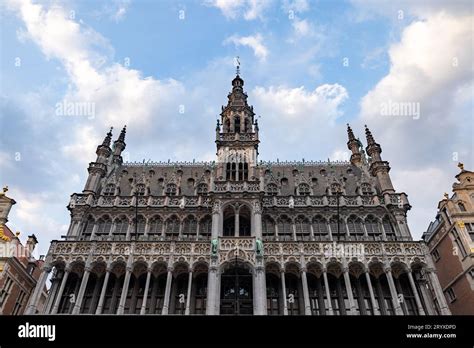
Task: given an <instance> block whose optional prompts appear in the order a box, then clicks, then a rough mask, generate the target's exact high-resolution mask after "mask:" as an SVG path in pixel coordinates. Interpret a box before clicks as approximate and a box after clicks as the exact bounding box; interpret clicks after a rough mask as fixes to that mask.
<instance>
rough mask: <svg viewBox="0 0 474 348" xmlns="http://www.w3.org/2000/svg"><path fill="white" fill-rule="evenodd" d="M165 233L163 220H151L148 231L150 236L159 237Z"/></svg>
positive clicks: (155, 218)
mask: <svg viewBox="0 0 474 348" xmlns="http://www.w3.org/2000/svg"><path fill="white" fill-rule="evenodd" d="M162 231H163V220H162V219H161V217H159V216H155V217H154V218H152V219H151V220H150V227H149V230H148V235H149V236H159V235H161V233H162Z"/></svg>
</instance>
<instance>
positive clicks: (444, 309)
mask: <svg viewBox="0 0 474 348" xmlns="http://www.w3.org/2000/svg"><path fill="white" fill-rule="evenodd" d="M426 272H427V273H428V277H429V278H430V282H431V285H432V286H433V290H434V292H435V294H436V298H437V300H438V305H439V308H440V309H441V314H442V315H450V314H451V311H450V310H449V307H448V304H447V302H446V297H444V292H443V289H442V288H441V284H440V283H439V280H438V277H437V276H436V274H435V273H434V271H433V270H426Z"/></svg>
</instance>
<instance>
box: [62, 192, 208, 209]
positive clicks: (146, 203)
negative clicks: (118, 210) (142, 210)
mask: <svg viewBox="0 0 474 348" xmlns="http://www.w3.org/2000/svg"><path fill="white" fill-rule="evenodd" d="M135 200H136V197H135V196H98V197H95V198H94V197H93V196H92V195H86V194H74V195H73V196H72V197H71V201H70V203H69V205H70V207H74V206H76V205H90V206H92V207H131V206H135V205H138V206H139V207H164V206H167V207H180V208H185V207H210V206H211V198H210V197H208V196H202V195H199V196H139V197H138V202H136V201H135Z"/></svg>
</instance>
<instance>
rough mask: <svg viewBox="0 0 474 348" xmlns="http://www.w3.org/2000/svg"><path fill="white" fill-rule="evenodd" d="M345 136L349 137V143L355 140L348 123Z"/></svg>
mask: <svg viewBox="0 0 474 348" xmlns="http://www.w3.org/2000/svg"><path fill="white" fill-rule="evenodd" d="M347 135H348V137H349V141H350V140H355V136H354V132H352V128H351V126H349V123H347Z"/></svg>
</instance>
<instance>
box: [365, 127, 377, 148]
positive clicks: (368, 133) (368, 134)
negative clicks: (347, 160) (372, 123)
mask: <svg viewBox="0 0 474 348" xmlns="http://www.w3.org/2000/svg"><path fill="white" fill-rule="evenodd" d="M364 127H365V137H366V138H367V146H371V145H378V144H377V143H376V142H375V140H374V137H373V136H372V132H371V131H370V129H369V127H367V125H364Z"/></svg>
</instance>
